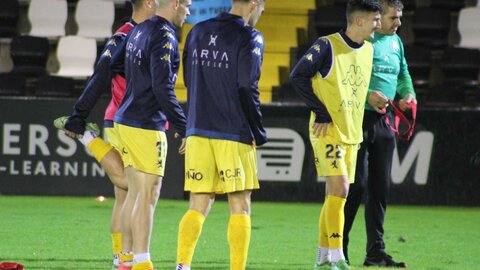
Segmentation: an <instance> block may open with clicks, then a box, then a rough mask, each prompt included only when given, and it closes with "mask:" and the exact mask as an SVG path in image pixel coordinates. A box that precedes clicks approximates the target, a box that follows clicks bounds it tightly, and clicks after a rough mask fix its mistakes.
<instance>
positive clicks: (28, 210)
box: [0, 196, 480, 270]
mask: <svg viewBox="0 0 480 270" xmlns="http://www.w3.org/2000/svg"><path fill="white" fill-rule="evenodd" d="M112 203H113V200H112V199H110V200H108V201H107V202H103V203H101V202H97V201H95V200H94V199H93V198H71V197H23V196H0V215H1V216H0V261H15V262H19V263H22V264H24V265H25V269H26V270H30V269H32V270H33V269H62V270H63V269H91V270H92V269H110V267H111V240H110V232H109V224H110V213H111V208H112ZM187 206H188V203H187V202H186V201H173V200H160V201H159V204H158V206H157V210H156V215H155V225H154V226H155V227H154V231H153V237H152V243H151V254H152V257H153V261H154V265H155V267H156V268H157V270H173V269H175V254H176V240H177V226H178V222H179V220H180V218H181V217H182V215H183V214H184V212H185V210H186V209H187ZM320 208H321V204H320V203H308V204H307V203H266V202H255V201H254V204H253V214H252V240H251V246H250V253H249V261H248V266H247V269H251V270H267V269H272V270H296V269H298V270H303V269H312V268H313V263H314V260H315V254H316V246H317V240H316V239H317V234H318V216H319V212H320ZM227 222H228V205H227V204H226V202H224V201H218V202H216V203H215V205H214V207H213V210H212V212H211V213H210V216H209V218H208V219H207V221H206V222H205V225H204V227H203V234H202V236H201V238H200V240H199V243H198V246H197V249H196V253H195V256H194V261H193V265H192V267H193V269H195V270H217V269H222V270H225V269H228V245H227V240H226V229H227ZM364 231H365V230H364V219H363V209H361V210H360V211H359V213H358V216H357V220H356V223H355V224H354V228H353V231H352V234H351V245H350V258H351V260H352V264H353V268H354V269H363V268H362V267H361V265H362V262H363V256H364V250H365V232H364ZM385 231H386V244H387V250H388V252H389V253H390V254H391V255H393V257H394V258H395V259H397V260H404V261H406V262H407V263H408V264H409V266H410V267H409V269H414V270H417V269H428V270H437V269H438V270H440V269H446V270H447V269H448V270H454V269H472V270H474V269H480V257H479V256H478V253H479V251H480V247H479V244H480V240H479V239H480V209H479V208H447V207H415V206H390V207H389V209H388V212H387V217H386V223H385ZM365 269H366V268H365Z"/></svg>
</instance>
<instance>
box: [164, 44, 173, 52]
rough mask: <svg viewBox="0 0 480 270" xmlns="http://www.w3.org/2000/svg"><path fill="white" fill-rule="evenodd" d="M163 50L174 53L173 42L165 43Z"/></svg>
mask: <svg viewBox="0 0 480 270" xmlns="http://www.w3.org/2000/svg"><path fill="white" fill-rule="evenodd" d="M163 48H164V49H168V50H171V51H173V45H172V43H171V42H167V43H165V45H163Z"/></svg>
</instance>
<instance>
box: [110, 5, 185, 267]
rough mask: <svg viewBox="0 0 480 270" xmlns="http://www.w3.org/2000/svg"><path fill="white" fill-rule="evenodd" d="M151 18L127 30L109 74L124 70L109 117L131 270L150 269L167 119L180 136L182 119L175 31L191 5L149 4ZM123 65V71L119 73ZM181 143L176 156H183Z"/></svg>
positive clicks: (183, 131) (164, 160) (178, 59)
mask: <svg viewBox="0 0 480 270" xmlns="http://www.w3.org/2000/svg"><path fill="white" fill-rule="evenodd" d="M155 2H156V3H157V5H158V9H157V12H156V16H154V17H153V18H152V19H150V20H147V21H145V22H143V23H141V24H139V25H137V26H136V27H135V28H134V29H133V30H132V31H130V33H129V35H128V37H127V42H126V46H125V47H124V48H123V49H122V51H119V52H118V53H117V54H115V55H114V57H113V59H112V69H113V70H114V72H117V71H120V72H121V71H123V70H124V71H125V78H126V81H127V91H126V94H125V97H124V99H123V101H122V103H121V104H120V107H119V109H118V111H117V113H116V114H115V118H114V122H115V123H114V129H115V130H116V131H117V132H118V134H119V135H120V138H121V142H120V143H121V145H122V159H123V162H124V166H125V171H126V172H127V176H128V186H129V189H128V194H127V203H128V202H130V201H132V202H134V203H133V204H134V206H133V208H132V209H130V211H127V210H125V213H126V215H128V217H129V218H130V220H131V227H132V237H133V254H134V259H133V262H134V265H133V269H136V270H137V269H138V270H146V269H153V263H152V259H151V258H150V252H149V245H150V237H151V232H152V228H153V216H154V212H155V206H156V203H157V200H158V197H159V193H160V187H161V181H162V178H163V175H164V171H165V162H166V153H167V140H166V135H165V132H164V130H165V123H166V121H167V119H168V121H169V123H171V124H172V126H173V128H174V129H175V131H176V133H177V134H178V135H180V136H182V137H184V136H185V123H186V120H185V116H184V113H183V110H182V108H181V107H180V106H179V104H178V101H177V99H176V96H175V92H174V85H175V81H176V78H177V72H178V68H179V64H180V54H179V50H178V43H177V40H176V38H175V29H176V27H181V26H182V25H183V23H184V21H185V19H186V17H187V16H188V15H189V14H190V12H189V6H190V5H191V0H155ZM122 64H124V69H123V68H122V66H123V65H122ZM184 145H185V140H182V145H181V146H180V149H179V152H180V153H183V152H184Z"/></svg>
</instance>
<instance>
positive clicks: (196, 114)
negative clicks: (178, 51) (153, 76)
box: [183, 13, 267, 145]
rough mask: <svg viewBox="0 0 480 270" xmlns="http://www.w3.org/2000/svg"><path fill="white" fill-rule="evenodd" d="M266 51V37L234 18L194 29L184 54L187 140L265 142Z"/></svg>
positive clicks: (223, 17) (224, 16)
mask: <svg viewBox="0 0 480 270" xmlns="http://www.w3.org/2000/svg"><path fill="white" fill-rule="evenodd" d="M263 48H264V39H263V35H262V34H261V33H260V32H258V31H256V30H255V29H253V28H252V27H250V26H248V25H246V23H245V21H244V20H243V19H242V18H241V17H239V16H236V15H232V14H229V13H221V14H219V15H218V16H217V17H215V18H212V19H209V20H206V21H203V22H200V23H198V24H197V25H196V26H195V27H193V29H192V30H191V31H190V33H189V34H188V37H187V40H186V43H185V49H184V53H183V64H184V79H185V84H186V86H187V90H188V94H187V95H188V99H187V111H188V114H187V119H188V121H187V136H191V135H196V136H201V137H207V138H214V139H224V140H231V141H237V142H241V143H245V144H252V141H253V140H255V143H256V145H263V144H265V143H266V142H267V137H266V132H265V129H264V127H263V123H262V113H261V111H260V100H259V91H258V81H259V79H260V68H261V65H262V60H263Z"/></svg>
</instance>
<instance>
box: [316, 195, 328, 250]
mask: <svg viewBox="0 0 480 270" xmlns="http://www.w3.org/2000/svg"><path fill="white" fill-rule="evenodd" d="M325 205H326V201H325V202H324V203H323V207H322V211H321V212H320V218H319V221H318V227H319V233H318V246H319V247H323V248H328V232H327V219H326V215H325Z"/></svg>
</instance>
